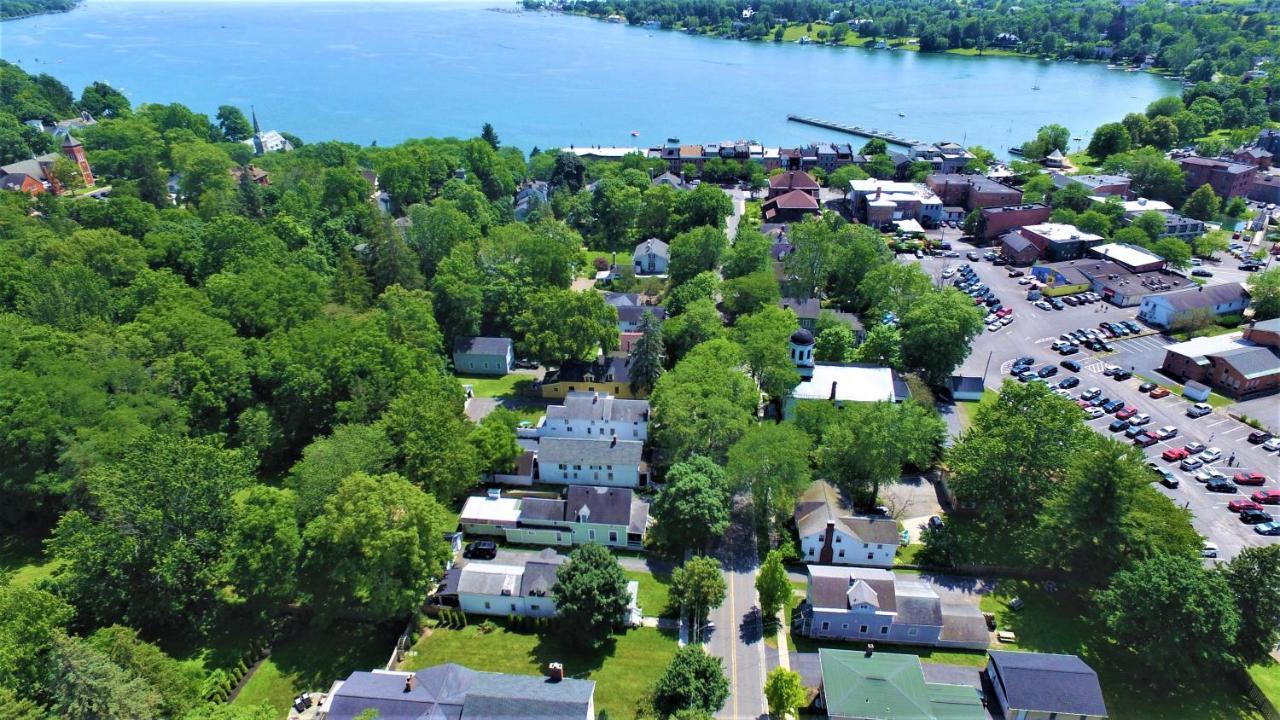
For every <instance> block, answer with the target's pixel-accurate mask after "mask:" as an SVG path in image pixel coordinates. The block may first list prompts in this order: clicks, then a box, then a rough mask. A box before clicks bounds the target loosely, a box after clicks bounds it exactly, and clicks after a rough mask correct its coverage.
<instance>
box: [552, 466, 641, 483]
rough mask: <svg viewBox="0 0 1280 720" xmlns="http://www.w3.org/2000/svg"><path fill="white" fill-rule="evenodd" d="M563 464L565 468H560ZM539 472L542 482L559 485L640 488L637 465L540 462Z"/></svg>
mask: <svg viewBox="0 0 1280 720" xmlns="http://www.w3.org/2000/svg"><path fill="white" fill-rule="evenodd" d="M562 464H563V465H564V467H563V468H562V467H560V465H562ZM538 472H539V477H540V478H541V479H542V482H545V483H553V484H559V485H603V486H606V487H627V488H634V487H639V486H640V468H639V467H637V466H635V465H631V466H626V465H613V466H609V465H573V464H568V463H548V462H541V461H540V462H539V463H538Z"/></svg>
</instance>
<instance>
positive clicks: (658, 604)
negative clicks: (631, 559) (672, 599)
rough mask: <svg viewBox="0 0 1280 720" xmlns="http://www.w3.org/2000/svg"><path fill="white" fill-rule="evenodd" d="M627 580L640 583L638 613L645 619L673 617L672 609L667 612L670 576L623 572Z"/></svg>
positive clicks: (636, 571) (635, 571)
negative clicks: (645, 617)
mask: <svg viewBox="0 0 1280 720" xmlns="http://www.w3.org/2000/svg"><path fill="white" fill-rule="evenodd" d="M623 572H624V573H626V576H627V579H628V580H635V581H637V582H639V583H640V593H639V594H640V598H639V600H640V611H641V612H643V613H644V614H645V616H647V617H668V616H671V617H674V616H675V614H676V612H675V609H674V608H673V609H672V611H671V612H668V611H667V610H668V608H667V602H668V598H669V595H670V591H671V575H670V574H669V573H659V574H656V575H655V574H653V573H647V572H641V571H638V570H624V571H623Z"/></svg>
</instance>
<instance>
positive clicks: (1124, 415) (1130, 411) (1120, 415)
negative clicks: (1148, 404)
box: [1116, 405, 1138, 420]
mask: <svg viewBox="0 0 1280 720" xmlns="http://www.w3.org/2000/svg"><path fill="white" fill-rule="evenodd" d="M1137 414H1138V408H1136V407H1134V406H1132V405H1130V406H1128V407H1122V408H1120V409H1119V410H1118V411H1116V418H1117V419H1120V420H1128V419H1129V418H1131V417H1133V416H1134V415H1137Z"/></svg>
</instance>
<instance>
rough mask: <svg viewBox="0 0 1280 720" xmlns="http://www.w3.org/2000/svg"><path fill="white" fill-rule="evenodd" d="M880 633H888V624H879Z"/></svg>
mask: <svg viewBox="0 0 1280 720" xmlns="http://www.w3.org/2000/svg"><path fill="white" fill-rule="evenodd" d="M880 634H881V635H888V634H889V626H888V625H881V626H880Z"/></svg>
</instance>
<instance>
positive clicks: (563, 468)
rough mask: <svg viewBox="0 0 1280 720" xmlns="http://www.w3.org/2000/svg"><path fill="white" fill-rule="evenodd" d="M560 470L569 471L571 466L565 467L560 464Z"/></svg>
mask: <svg viewBox="0 0 1280 720" xmlns="http://www.w3.org/2000/svg"><path fill="white" fill-rule="evenodd" d="M560 469H561V470H568V469H569V466H568V465H565V464H564V463H560Z"/></svg>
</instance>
